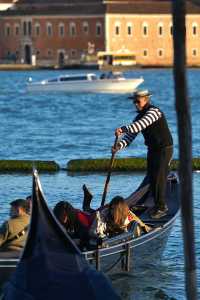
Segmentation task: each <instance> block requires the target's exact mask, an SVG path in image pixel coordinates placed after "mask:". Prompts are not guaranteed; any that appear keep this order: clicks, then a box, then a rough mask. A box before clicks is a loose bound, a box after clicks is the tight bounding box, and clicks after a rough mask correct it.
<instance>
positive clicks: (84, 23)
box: [83, 22, 89, 35]
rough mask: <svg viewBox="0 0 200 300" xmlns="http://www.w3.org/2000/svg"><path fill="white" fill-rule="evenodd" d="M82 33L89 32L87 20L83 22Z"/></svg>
mask: <svg viewBox="0 0 200 300" xmlns="http://www.w3.org/2000/svg"><path fill="white" fill-rule="evenodd" d="M83 33H84V34H86V35H87V34H89V24H88V22H83Z"/></svg>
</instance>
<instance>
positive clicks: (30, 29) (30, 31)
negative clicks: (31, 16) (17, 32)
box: [28, 21, 32, 36]
mask: <svg viewBox="0 0 200 300" xmlns="http://www.w3.org/2000/svg"><path fill="white" fill-rule="evenodd" d="M31 33H32V23H31V21H29V22H28V35H29V36H30V35H31Z"/></svg>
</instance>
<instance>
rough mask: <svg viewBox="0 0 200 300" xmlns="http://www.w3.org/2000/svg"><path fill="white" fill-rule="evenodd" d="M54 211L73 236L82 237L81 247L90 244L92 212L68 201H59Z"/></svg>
mask: <svg viewBox="0 0 200 300" xmlns="http://www.w3.org/2000/svg"><path fill="white" fill-rule="evenodd" d="M53 213H54V215H55V216H56V218H57V219H58V220H59V222H60V223H61V224H62V226H63V227H64V228H65V230H66V231H67V233H68V234H69V235H70V236H71V237H72V238H75V239H80V247H81V248H84V247H87V246H88V243H89V227H90V225H91V224H92V221H93V215H92V214H89V213H87V212H83V211H81V210H79V209H76V208H74V207H73V206H72V205H71V204H70V203H69V202H67V201H60V202H58V203H57V204H56V205H55V207H54V209H53Z"/></svg>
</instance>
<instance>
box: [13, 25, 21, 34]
mask: <svg viewBox="0 0 200 300" xmlns="http://www.w3.org/2000/svg"><path fill="white" fill-rule="evenodd" d="M14 32H15V35H19V33H20V26H19V24H15V31H14Z"/></svg>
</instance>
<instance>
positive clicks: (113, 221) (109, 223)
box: [90, 196, 151, 238]
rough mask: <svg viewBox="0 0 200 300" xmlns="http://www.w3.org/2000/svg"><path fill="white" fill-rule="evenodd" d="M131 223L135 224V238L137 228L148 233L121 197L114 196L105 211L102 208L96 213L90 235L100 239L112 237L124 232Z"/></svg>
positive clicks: (147, 227) (145, 226)
mask: <svg viewBox="0 0 200 300" xmlns="http://www.w3.org/2000/svg"><path fill="white" fill-rule="evenodd" d="M131 222H135V223H136V224H137V227H136V228H137V232H136V233H137V234H135V236H139V229H138V227H139V228H142V230H143V232H149V231H150V229H151V228H150V227H149V226H147V225H146V224H144V223H143V222H142V220H140V219H139V218H138V217H137V216H136V215H135V214H134V213H133V212H132V211H130V210H129V206H128V204H127V202H126V201H125V200H124V198H123V197H121V196H116V197H114V198H113V199H112V200H111V202H110V204H109V206H108V208H107V209H106V208H105V209H104V208H103V209H101V210H99V211H97V212H96V218H95V219H94V221H93V224H92V225H91V227H90V235H91V236H93V237H94V236H95V235H96V236H98V237H100V238H103V237H105V236H108V237H112V236H113V235H116V234H120V233H123V232H126V231H127V230H128V226H129V224H130V223H131ZM142 230H141V232H142Z"/></svg>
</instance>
